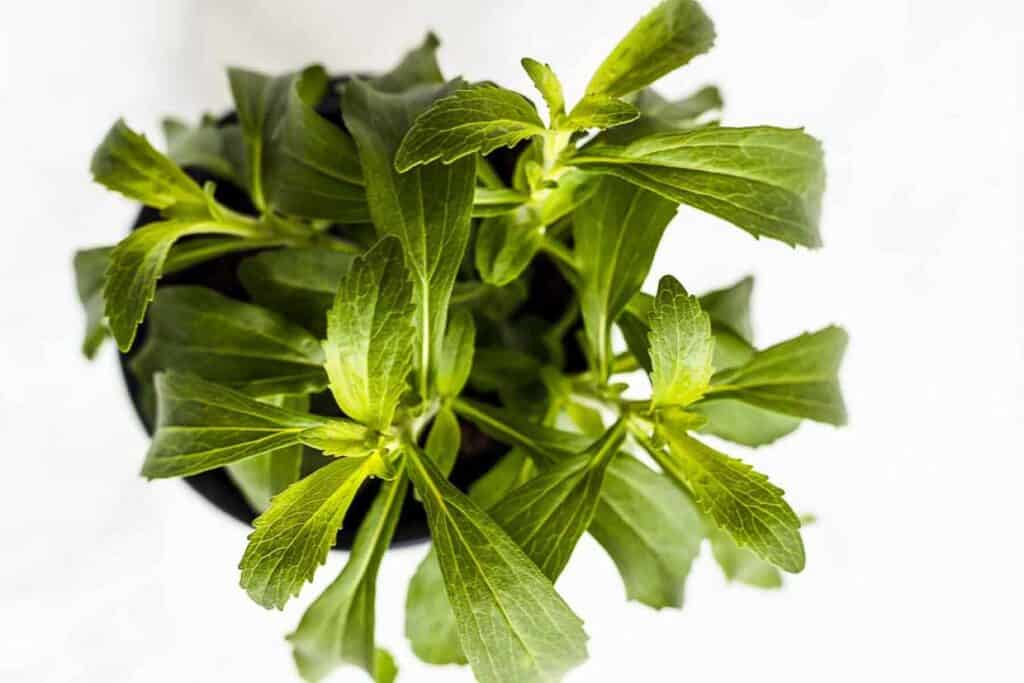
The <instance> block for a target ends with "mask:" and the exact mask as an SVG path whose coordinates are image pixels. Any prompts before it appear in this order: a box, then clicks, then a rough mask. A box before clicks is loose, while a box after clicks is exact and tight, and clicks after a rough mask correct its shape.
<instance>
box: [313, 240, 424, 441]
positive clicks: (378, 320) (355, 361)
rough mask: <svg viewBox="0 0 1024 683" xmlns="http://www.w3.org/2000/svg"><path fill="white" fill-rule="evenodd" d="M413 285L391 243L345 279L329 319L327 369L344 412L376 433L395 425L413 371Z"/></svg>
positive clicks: (397, 248) (372, 251)
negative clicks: (399, 405) (408, 379)
mask: <svg viewBox="0 0 1024 683" xmlns="http://www.w3.org/2000/svg"><path fill="white" fill-rule="evenodd" d="M413 312H414V309H413V306H412V284H411V283H410V282H409V275H408V271H407V270H406V267H405V263H404V259H403V256H402V245H401V244H400V243H399V241H398V240H397V239H395V238H393V237H385V238H383V239H381V240H380V241H379V242H378V243H377V244H376V245H374V246H373V248H371V249H370V250H369V251H367V252H366V254H364V255H363V256H360V257H359V258H357V259H356V260H355V261H354V262H353V264H352V267H351V269H350V270H349V271H348V273H346V274H345V277H344V279H342V281H341V285H340V286H339V287H338V294H337V296H336V297H335V300H334V306H333V307H332V308H331V310H330V312H329V313H328V314H327V340H326V341H325V342H324V351H325V353H326V356H327V362H326V364H325V368H326V369H327V376H328V377H329V378H330V387H331V392H332V393H333V394H334V398H335V400H337V402H338V405H339V406H341V409H342V410H343V411H345V413H346V414H347V415H350V416H351V417H353V418H354V419H356V420H358V421H359V422H362V423H363V424H366V425H369V426H370V427H372V428H374V429H384V428H386V427H388V426H390V425H391V419H392V417H393V416H394V413H395V408H396V407H397V406H398V402H399V399H400V398H401V396H402V393H403V392H404V391H405V389H406V378H407V377H408V376H409V371H410V370H411V369H412V352H413V334H414V332H415V330H414V328H413V325H412V322H413Z"/></svg>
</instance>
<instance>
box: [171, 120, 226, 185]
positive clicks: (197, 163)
mask: <svg viewBox="0 0 1024 683" xmlns="http://www.w3.org/2000/svg"><path fill="white" fill-rule="evenodd" d="M162 127H163V130H164V137H165V138H166V139H167V156H168V157H169V158H170V159H171V160H172V161H174V163H176V164H178V166H180V167H182V168H185V167H193V168H201V169H203V170H205V171H209V172H210V173H212V174H214V175H216V176H219V177H221V178H223V179H225V180H229V181H232V182H234V183H236V184H238V185H241V184H242V183H241V182H240V181H239V180H238V179H237V178H236V177H235V169H234V167H233V166H232V165H231V162H230V160H229V159H228V157H227V153H226V152H225V148H224V133H223V131H222V130H221V129H220V128H219V127H218V126H217V122H216V120H214V119H212V118H209V117H205V116H204V117H203V120H202V121H200V123H199V125H198V126H195V127H190V126H189V125H187V124H185V123H184V122H182V121H179V120H177V119H173V118H167V119H164V120H163V122H162Z"/></svg>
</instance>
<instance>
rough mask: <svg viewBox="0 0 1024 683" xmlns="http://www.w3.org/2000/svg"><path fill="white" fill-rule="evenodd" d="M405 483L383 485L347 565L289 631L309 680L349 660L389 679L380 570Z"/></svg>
mask: <svg viewBox="0 0 1024 683" xmlns="http://www.w3.org/2000/svg"><path fill="white" fill-rule="evenodd" d="M407 488H408V479H406V477H405V476H401V477H399V478H398V479H397V480H395V481H391V482H386V483H385V484H384V485H383V487H382V488H381V491H380V493H379V494H377V498H376V499H375V500H374V502H373V505H372V506H371V507H370V511H369V512H368V513H367V514H366V517H365V519H364V520H363V523H362V525H361V526H360V527H359V533H358V534H357V535H356V540H355V543H354V544H353V545H352V551H351V553H350V554H349V559H348V562H347V563H346V564H345V568H344V569H343V570H342V571H341V574H339V575H338V578H336V579H335V580H334V582H333V583H331V585H330V586H328V587H327V589H326V590H325V591H324V592H323V593H321V594H320V597H318V598H317V599H316V600H314V601H313V603H312V604H311V605H310V606H309V608H308V609H307V610H306V613H305V614H303V615H302V620H301V621H300V622H299V626H298V628H296V629H295V632H294V633H292V634H290V635H289V636H288V640H289V641H291V644H292V648H293V655H294V657H295V664H296V665H297V667H298V669H299V673H300V674H301V675H302V677H303V678H304V679H306V680H307V681H319V680H322V679H323V678H324V677H326V676H327V675H328V674H329V673H330V672H331V671H333V670H334V669H336V668H337V667H339V666H342V665H343V664H346V663H348V664H354V665H356V666H360V667H362V668H363V669H365V670H366V672H367V673H369V674H370V675H371V676H373V677H374V680H376V681H380V680H387V679H386V677H385V676H383V675H384V674H386V672H387V664H386V663H385V664H384V665H383V666H384V669H383V670H382V668H381V663H380V661H379V660H378V659H377V656H376V651H375V646H374V623H375V608H376V605H375V603H376V592H377V570H378V569H379V568H380V562H381V559H383V557H384V553H385V552H386V551H387V549H388V546H389V544H390V543H391V537H392V535H393V534H394V531H395V526H396V525H397V523H398V516H399V513H400V512H401V510H402V502H403V501H404V500H405V492H406V489H407ZM392 666H393V663H392Z"/></svg>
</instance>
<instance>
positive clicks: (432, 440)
mask: <svg viewBox="0 0 1024 683" xmlns="http://www.w3.org/2000/svg"><path fill="white" fill-rule="evenodd" d="M461 441H462V430H461V429H460V428H459V421H458V420H457V419H456V418H455V413H453V412H452V411H451V408H448V407H444V408H441V410H440V411H438V413H437V417H435V418H434V424H433V426H432V427H431V428H430V435H429V436H428V437H427V445H426V453H427V455H428V456H430V459H431V460H433V461H434V464H435V465H437V469H438V471H439V472H440V473H441V474H442V475H443V476H445V477H447V476H448V475H449V474H451V471H452V467H454V466H455V458H456V457H458V455H459V444H460V443H461Z"/></svg>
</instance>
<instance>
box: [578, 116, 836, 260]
mask: <svg viewBox="0 0 1024 683" xmlns="http://www.w3.org/2000/svg"><path fill="white" fill-rule="evenodd" d="M572 163H574V164H577V165H579V166H580V167H581V168H584V169H586V170H591V171H596V172H601V173H608V174H611V175H615V176H618V177H620V178H622V179H624V180H627V181H629V182H631V183H635V184H637V185H639V186H641V187H644V188H647V189H648V190H651V191H652V192H657V193H658V194H660V195H662V196H664V197H666V198H668V199H671V200H672V201H675V202H682V203H684V204H689V205H690V206H694V207H696V208H698V209H701V210H702V211H707V212H708V213H711V214H714V215H715V216H718V217H719V218H722V219H724V220H727V221H729V222H730V223H732V224H734V225H736V226H738V227H740V228H742V229H743V230H745V231H747V232H749V233H750V234H751V235H754V236H755V237H759V236H765V237H770V238H772V239H777V240H780V241H782V242H785V243H786V244H790V245H796V244H800V245H803V246H806V247H818V246H821V238H820V236H819V234H818V219H819V215H820V213H821V195H822V192H823V191H824V188H825V169H824V165H823V160H822V151H821V145H820V144H819V143H818V141H817V140H815V139H814V138H812V137H811V136H809V135H807V134H806V133H804V132H803V131H802V130H799V129H786V128H772V127H768V126H759V127H754V128H718V127H708V128H700V129H697V130H693V131H688V132H682V133H664V134H660V135H653V136H651V137H646V138H641V139H639V140H637V141H635V142H633V143H631V144H629V145H625V146H618V145H595V146H593V147H588V148H587V149H586V150H584V151H583V152H581V153H580V155H579V156H576V157H573V160H572Z"/></svg>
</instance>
